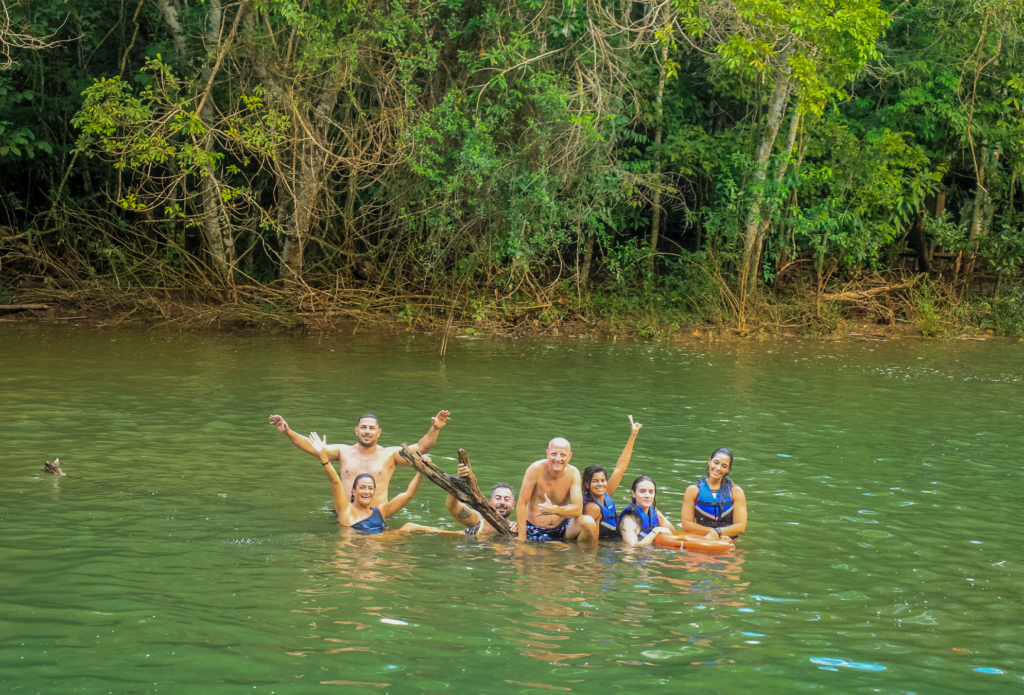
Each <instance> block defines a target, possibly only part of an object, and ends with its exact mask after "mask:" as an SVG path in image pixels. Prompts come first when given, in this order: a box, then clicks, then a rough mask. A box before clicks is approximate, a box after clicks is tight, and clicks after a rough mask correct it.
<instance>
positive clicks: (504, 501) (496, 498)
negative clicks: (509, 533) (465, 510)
mask: <svg viewBox="0 0 1024 695" xmlns="http://www.w3.org/2000/svg"><path fill="white" fill-rule="evenodd" d="M491 506H492V507H494V508H495V509H496V510H497V512H498V514H501V515H502V516H503V517H505V518H506V519H507V518H509V516H511V515H512V510H513V509H515V507H516V495H515V493H514V492H512V490H510V489H509V488H507V487H499V488H495V490H494V492H492V493H491Z"/></svg>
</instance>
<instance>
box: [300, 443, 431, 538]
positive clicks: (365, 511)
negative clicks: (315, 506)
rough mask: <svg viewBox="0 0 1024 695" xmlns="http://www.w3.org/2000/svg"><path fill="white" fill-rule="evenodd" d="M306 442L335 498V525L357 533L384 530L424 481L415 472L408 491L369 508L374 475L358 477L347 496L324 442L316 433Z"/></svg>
mask: <svg viewBox="0 0 1024 695" xmlns="http://www.w3.org/2000/svg"><path fill="white" fill-rule="evenodd" d="M309 443H310V444H312V445H313V449H315V450H316V452H317V453H318V454H320V465H322V466H323V468H324V472H325V473H326V474H327V479H328V480H329V481H331V495H332V496H333V497H334V511H335V512H337V514H338V523H339V524H340V525H342V526H348V527H351V528H353V529H355V530H357V531H362V532H364V533H382V532H383V531H384V530H385V529H386V528H387V524H385V523H384V520H385V519H387V518H388V517H389V516H392V515H394V514H395V513H397V512H398V510H399V509H401V508H402V507H404V506H405V505H406V504H408V503H409V500H411V499H412V498H413V496H414V495H415V494H416V491H417V490H418V489H419V487H420V481H422V480H423V474H422V473H419V472H417V473H416V475H414V476H413V477H412V482H410V483H409V489H408V490H406V491H405V492H403V493H402V494H400V495H395V496H394V497H392V498H391V499H390V500H388V501H387V502H385V503H384V504H382V505H381V506H380V507H379V508H378V507H372V506H370V505H371V504H372V503H373V493H374V492H376V490H377V481H376V480H374V479H373V476H372V475H370V474H369V473H363V474H361V475H357V476H356V479H355V480H354V481H352V491H351V495H346V494H345V491H344V490H342V489H341V478H339V477H338V472H337V471H335V470H334V466H332V465H331V461H330V459H328V458H327V443H326V442H325V441H324V440H323V439H320V437H319V435H317V433H316V432H313V433H311V434H310V435H309Z"/></svg>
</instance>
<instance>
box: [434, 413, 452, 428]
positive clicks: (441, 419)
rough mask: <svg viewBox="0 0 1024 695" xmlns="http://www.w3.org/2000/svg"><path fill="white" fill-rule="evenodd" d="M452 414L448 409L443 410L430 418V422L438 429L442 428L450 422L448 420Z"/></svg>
mask: <svg viewBox="0 0 1024 695" xmlns="http://www.w3.org/2000/svg"><path fill="white" fill-rule="evenodd" d="M451 416H452V414H451V413H449V412H448V411H447V410H442V411H441V412H440V413H438V414H437V415H435V416H434V417H432V418H430V422H431V424H432V425H434V427H436V428H437V429H441V428H442V427H444V426H445V425H447V424H448V420H449V419H451Z"/></svg>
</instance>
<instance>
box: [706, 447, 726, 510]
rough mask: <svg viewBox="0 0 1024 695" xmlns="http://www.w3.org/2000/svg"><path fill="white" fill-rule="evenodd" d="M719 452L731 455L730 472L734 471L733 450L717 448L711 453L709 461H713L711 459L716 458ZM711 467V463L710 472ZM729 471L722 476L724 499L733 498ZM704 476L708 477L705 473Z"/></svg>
mask: <svg viewBox="0 0 1024 695" xmlns="http://www.w3.org/2000/svg"><path fill="white" fill-rule="evenodd" d="M719 454H725V455H726V456H728V457H729V473H732V452H731V451H729V450H728V449H726V448H722V449H715V451H714V453H712V454H711V457H710V458H708V461H711V459H713V458H715V457H716V456H718V455H719ZM710 468H711V467H710V464H709V465H708V469H709V471H708V472H710ZM729 473H726V474H725V475H724V476H722V487H723V488H724V490H725V495H724V496H723V497H722V499H726V497H728V498H729V499H732V478H730V477H729ZM704 477H705V478H707V475H705V476H704Z"/></svg>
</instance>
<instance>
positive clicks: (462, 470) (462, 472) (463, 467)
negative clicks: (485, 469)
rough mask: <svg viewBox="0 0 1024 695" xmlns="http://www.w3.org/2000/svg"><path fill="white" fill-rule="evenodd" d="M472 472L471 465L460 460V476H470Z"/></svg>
mask: <svg viewBox="0 0 1024 695" xmlns="http://www.w3.org/2000/svg"><path fill="white" fill-rule="evenodd" d="M470 472H471V471H470V468H469V466H467V465H466V464H464V463H463V462H462V461H459V477H460V478H468V477H469V474H470Z"/></svg>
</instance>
